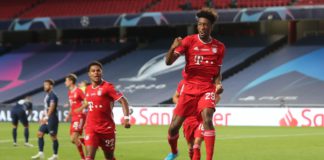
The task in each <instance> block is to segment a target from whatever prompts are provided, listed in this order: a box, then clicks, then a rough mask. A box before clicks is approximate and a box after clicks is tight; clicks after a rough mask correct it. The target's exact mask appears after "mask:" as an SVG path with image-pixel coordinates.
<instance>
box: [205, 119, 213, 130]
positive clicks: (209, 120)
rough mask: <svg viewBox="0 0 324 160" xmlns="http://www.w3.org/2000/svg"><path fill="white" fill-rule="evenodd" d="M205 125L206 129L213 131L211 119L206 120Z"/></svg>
mask: <svg viewBox="0 0 324 160" xmlns="http://www.w3.org/2000/svg"><path fill="white" fill-rule="evenodd" d="M203 125H204V128H205V129H212V127H213V121H212V119H211V118H206V119H204V122H203Z"/></svg>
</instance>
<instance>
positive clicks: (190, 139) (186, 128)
mask: <svg viewBox="0 0 324 160" xmlns="http://www.w3.org/2000/svg"><path fill="white" fill-rule="evenodd" d="M187 120H188V119H187ZM194 127H195V126H193V124H191V123H190V122H189V121H186V120H185V122H184V123H183V126H182V128H183V134H184V137H185V139H186V141H187V145H188V153H189V157H190V159H192V157H193V145H194V140H195V138H194V131H195V129H194Z"/></svg>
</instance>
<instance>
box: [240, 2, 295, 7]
mask: <svg viewBox="0 0 324 160" xmlns="http://www.w3.org/2000/svg"><path fill="white" fill-rule="evenodd" d="M291 2H292V1H291V0H262V1H260V0H237V7H238V8H245V7H249V8H251V7H268V6H287V5H289V4H290V3H291Z"/></svg>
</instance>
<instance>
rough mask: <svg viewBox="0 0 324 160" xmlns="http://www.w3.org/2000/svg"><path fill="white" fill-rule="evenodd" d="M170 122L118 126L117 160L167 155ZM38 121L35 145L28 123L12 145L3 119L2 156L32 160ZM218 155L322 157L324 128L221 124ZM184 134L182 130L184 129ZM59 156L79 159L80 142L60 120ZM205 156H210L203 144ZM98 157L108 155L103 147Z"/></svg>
mask: <svg viewBox="0 0 324 160" xmlns="http://www.w3.org/2000/svg"><path fill="white" fill-rule="evenodd" d="M167 128H168V127H167V126H132V128H131V129H124V128H122V127H121V126H118V127H117V146H116V151H115V155H116V158H117V159H118V160H163V158H164V157H165V156H166V154H167V153H168V152H169V148H168V143H167V140H166V137H167ZM37 129H38V124H36V123H32V124H31V125H30V142H31V143H32V144H34V145H35V146H34V147H33V148H27V147H24V146H23V133H22V132H23V128H22V126H21V125H20V126H19V128H18V147H13V145H12V138H11V124H10V123H3V122H2V123H0V159H1V160H28V159H30V157H31V156H32V155H34V154H36V153H37V152H38V151H37V139H36V132H37ZM216 130H217V131H216V132H217V133H216V134H217V138H216V148H215V158H214V159H215V160H323V159H324V128H278V127H217V129H216ZM181 135H182V131H181ZM58 137H59V143H60V148H59V159H60V160H78V159H80V158H79V155H78V152H77V150H76V148H75V147H74V146H73V145H72V144H71V143H70V140H69V124H68V123H60V126H59V135H58ZM202 148H203V149H202V155H203V157H202V159H205V156H204V155H205V151H204V147H202ZM179 153H180V156H179V158H178V160H187V159H189V158H188V154H187V153H188V152H187V145H186V142H185V140H184V138H183V136H181V138H180V139H179ZM51 155H52V143H51V141H50V138H49V136H48V135H47V136H46V137H45V156H46V158H48V157H50V156H51ZM96 159H104V158H103V153H102V151H101V150H98V152H97V156H96Z"/></svg>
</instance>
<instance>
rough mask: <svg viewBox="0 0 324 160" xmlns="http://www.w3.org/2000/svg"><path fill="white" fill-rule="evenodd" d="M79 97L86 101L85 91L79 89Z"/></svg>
mask: <svg viewBox="0 0 324 160" xmlns="http://www.w3.org/2000/svg"><path fill="white" fill-rule="evenodd" d="M78 95H79V97H80V98H81V99H84V98H85V95H84V93H83V91H82V90H81V89H78Z"/></svg>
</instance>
